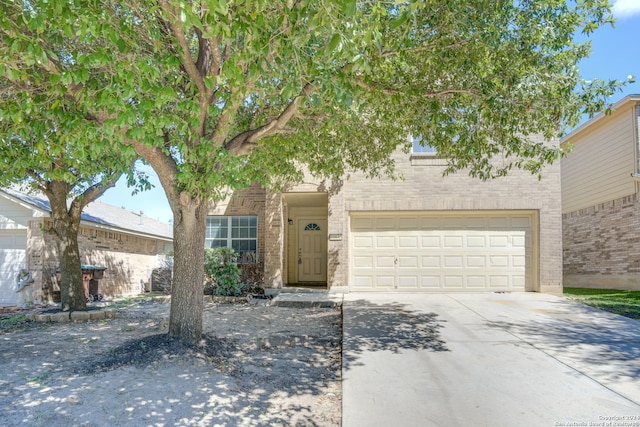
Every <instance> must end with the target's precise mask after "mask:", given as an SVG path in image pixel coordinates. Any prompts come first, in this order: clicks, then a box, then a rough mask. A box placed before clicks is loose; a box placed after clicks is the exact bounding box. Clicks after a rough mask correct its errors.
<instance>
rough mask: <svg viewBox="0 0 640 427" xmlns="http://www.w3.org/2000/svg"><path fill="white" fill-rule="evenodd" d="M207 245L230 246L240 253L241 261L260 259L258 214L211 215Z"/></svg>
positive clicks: (209, 246)
mask: <svg viewBox="0 0 640 427" xmlns="http://www.w3.org/2000/svg"><path fill="white" fill-rule="evenodd" d="M205 246H206V247H208V248H220V247H228V248H233V249H234V250H235V251H236V252H237V253H238V254H239V262H241V263H251V262H257V260H258V217H257V216H209V217H207V234H206V238H205Z"/></svg>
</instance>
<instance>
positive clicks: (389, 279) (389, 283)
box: [375, 274, 396, 289]
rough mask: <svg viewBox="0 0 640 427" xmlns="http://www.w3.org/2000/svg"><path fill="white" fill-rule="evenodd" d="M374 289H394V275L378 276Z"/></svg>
mask: <svg viewBox="0 0 640 427" xmlns="http://www.w3.org/2000/svg"><path fill="white" fill-rule="evenodd" d="M375 284H376V288H378V289H385V288H386V289H395V288H396V286H395V285H396V278H395V276H394V275H388V276H385V275H382V274H379V275H377V276H376V279H375Z"/></svg>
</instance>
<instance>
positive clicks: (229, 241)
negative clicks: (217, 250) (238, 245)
mask: <svg viewBox="0 0 640 427" xmlns="http://www.w3.org/2000/svg"><path fill="white" fill-rule="evenodd" d="M209 218H217V219H223V220H225V221H226V225H224V228H225V229H226V237H221V238H213V237H207V235H205V240H204V241H205V248H211V247H213V246H211V245H212V243H213V242H215V241H220V242H224V245H223V246H224V247H227V248H233V242H234V241H254V242H255V248H256V249H255V252H254V251H246V252H243V253H239V254H238V255H239V256H238V260H239V261H238V263H240V264H248V263H257V262H258V255H259V253H258V216H257V215H207V228H206V232H207V234H208V231H209V224H208V220H209ZM242 218H250V219H254V220H255V226H253V225H249V226H248V228H249V230H251V229H253V228H254V227H255V237H233V220H234V219H242ZM221 227H222V225H221ZM238 227H240V226H238ZM242 228H247V226H242ZM249 234H253V233H251V232H250V233H249ZM216 247H220V246H216ZM245 254H253V255H251V256H247V255H245ZM247 259H250V260H249V261H247Z"/></svg>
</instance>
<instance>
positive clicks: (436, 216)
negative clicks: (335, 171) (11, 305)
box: [206, 141, 562, 294]
mask: <svg viewBox="0 0 640 427" xmlns="http://www.w3.org/2000/svg"><path fill="white" fill-rule="evenodd" d="M554 143H555V144H557V141H555V142H554ZM414 145H415V143H414ZM394 158H395V160H396V165H397V170H398V171H399V172H400V173H401V174H402V175H403V176H404V179H403V180H398V181H394V180H391V179H387V178H380V179H375V180H371V179H367V178H365V177H364V175H363V174H359V173H356V174H352V175H351V176H349V177H348V178H345V179H344V180H340V181H337V182H330V181H327V180H322V179H314V178H313V177H307V178H306V179H305V182H304V183H303V184H299V185H291V186H290V187H289V188H288V189H286V191H285V192H282V193H279V192H270V191H265V190H263V189H261V188H260V187H259V186H252V187H250V188H249V189H247V190H245V191H243V192H238V193H236V194H234V195H233V196H232V197H231V198H229V199H228V200H226V201H225V202H222V203H219V204H218V205H217V206H215V207H213V208H212V209H211V210H210V212H209V216H208V218H207V241H206V242H207V243H206V244H207V246H214V247H215V246H230V247H233V248H235V249H236V250H238V251H239V252H241V253H243V254H244V255H245V256H244V258H245V259H246V260H254V261H255V262H257V263H258V264H259V265H260V266H261V267H262V266H263V268H264V277H265V286H266V287H275V288H280V287H283V286H292V285H301V284H304V285H313V284H315V285H320V286H327V287H328V288H330V289H331V290H332V291H339V292H350V291H382V292H405V291H406V292H416V291H418V292H420V291H423V292H490V291H496V292H519V291H537V292H548V293H554V294H559V293H561V292H562V247H561V240H560V236H561V232H562V222H561V213H560V208H561V206H560V164H559V162H558V163H556V164H554V165H552V166H548V167H546V168H545V169H544V170H543V174H542V179H541V180H538V178H537V176H533V175H531V174H530V173H528V172H524V171H521V170H513V171H512V172H511V173H510V175H509V176H507V177H505V178H499V179H495V180H489V181H481V180H478V179H475V178H471V177H469V176H467V175H466V173H465V172H464V171H463V172H460V173H457V174H452V175H449V176H446V177H443V176H442V173H443V171H444V169H445V161H444V160H443V159H439V158H438V156H437V153H435V152H434V151H433V150H432V149H429V148H428V147H427V149H424V147H420V146H415V147H414V152H413V153H411V154H404V153H401V152H397V153H395V154H394ZM496 161H501V160H496ZM249 262H252V261H249Z"/></svg>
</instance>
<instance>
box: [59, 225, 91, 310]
mask: <svg viewBox="0 0 640 427" xmlns="http://www.w3.org/2000/svg"><path fill="white" fill-rule="evenodd" d="M70 225H71V224H65V226H64V227H60V226H58V227H56V228H57V231H56V233H57V234H58V235H59V236H60V250H61V253H60V291H61V292H60V298H61V302H62V310H63V311H74V310H84V309H86V308H87V298H86V296H85V294H84V284H83V282H82V269H81V268H80V251H79V250H78V231H77V229H75V227H73V226H70Z"/></svg>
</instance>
